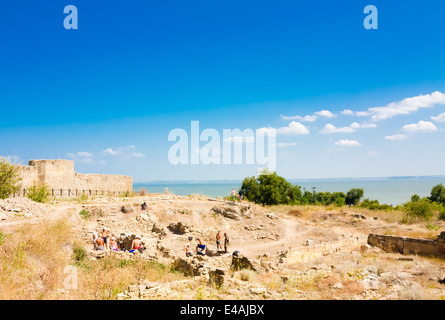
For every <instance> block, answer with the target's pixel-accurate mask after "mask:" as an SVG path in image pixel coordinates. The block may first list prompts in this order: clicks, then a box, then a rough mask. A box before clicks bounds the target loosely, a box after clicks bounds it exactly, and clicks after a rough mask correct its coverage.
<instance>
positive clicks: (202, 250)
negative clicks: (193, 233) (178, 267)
mask: <svg viewBox="0 0 445 320" xmlns="http://www.w3.org/2000/svg"><path fill="white" fill-rule="evenodd" d="M192 239H193V238H192V237H189V240H192ZM196 240H198V243H197V245H196V248H195V250H194V251H193V250H192V249H191V247H190V243H187V245H186V247H185V249H184V251H185V255H186V257H190V256H192V255H194V254H197V255H202V256H204V255H205V254H206V245H205V244H204V241H203V240H202V238H196ZM221 242H222V235H221V231H218V233H217V234H216V250H217V251H218V250H223V246H222V243H221ZM229 242H230V239H229V236H228V235H227V233H224V253H227V249H228V246H229Z"/></svg>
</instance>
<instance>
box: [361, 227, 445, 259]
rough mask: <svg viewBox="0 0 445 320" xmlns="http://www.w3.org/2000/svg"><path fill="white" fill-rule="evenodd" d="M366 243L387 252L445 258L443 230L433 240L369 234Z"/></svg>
mask: <svg viewBox="0 0 445 320" xmlns="http://www.w3.org/2000/svg"><path fill="white" fill-rule="evenodd" d="M368 244H370V245H373V246H376V247H379V248H380V249H382V250H384V251H387V252H399V253H401V254H416V255H425V256H435V257H440V258H445V231H444V232H442V233H441V234H440V235H439V237H438V238H437V239H434V240H431V239H416V238H408V237H396V236H386V235H381V234H370V235H369V236H368Z"/></svg>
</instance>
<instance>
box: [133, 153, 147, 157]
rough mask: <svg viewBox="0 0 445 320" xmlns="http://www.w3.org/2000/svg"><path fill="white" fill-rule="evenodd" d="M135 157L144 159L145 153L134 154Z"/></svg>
mask: <svg viewBox="0 0 445 320" xmlns="http://www.w3.org/2000/svg"><path fill="white" fill-rule="evenodd" d="M133 157H135V158H143V157H145V156H144V154H143V153H140V152H133Z"/></svg>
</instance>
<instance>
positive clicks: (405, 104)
mask: <svg viewBox="0 0 445 320" xmlns="http://www.w3.org/2000/svg"><path fill="white" fill-rule="evenodd" d="M436 104H445V94H443V93H442V92H439V91H435V92H433V93H431V94H425V95H419V96H415V97H411V98H406V99H403V100H401V101H397V102H391V103H390V104H388V105H386V106H383V107H375V108H369V109H368V110H369V111H370V112H371V113H372V114H373V115H372V120H373V121H379V120H385V119H389V118H392V117H394V116H397V115H400V114H410V113H412V112H415V111H417V110H419V109H420V108H431V107H433V106H434V105H436Z"/></svg>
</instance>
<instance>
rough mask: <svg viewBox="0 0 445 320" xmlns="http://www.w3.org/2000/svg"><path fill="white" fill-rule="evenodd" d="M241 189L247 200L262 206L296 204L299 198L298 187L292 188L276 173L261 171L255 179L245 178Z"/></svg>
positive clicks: (299, 191)
mask: <svg viewBox="0 0 445 320" xmlns="http://www.w3.org/2000/svg"><path fill="white" fill-rule="evenodd" d="M241 189H243V190H244V192H245V196H246V198H247V199H249V200H250V201H253V202H255V203H259V204H262V205H276V204H290V203H297V202H298V201H299V199H300V198H301V190H300V187H299V186H297V185H295V186H293V185H292V184H291V183H290V182H289V181H287V180H286V179H284V178H283V177H280V176H279V175H277V174H276V172H268V171H263V172H261V173H260V174H259V175H258V177H256V178H255V177H248V178H245V179H244V180H243V183H242V185H241Z"/></svg>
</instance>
